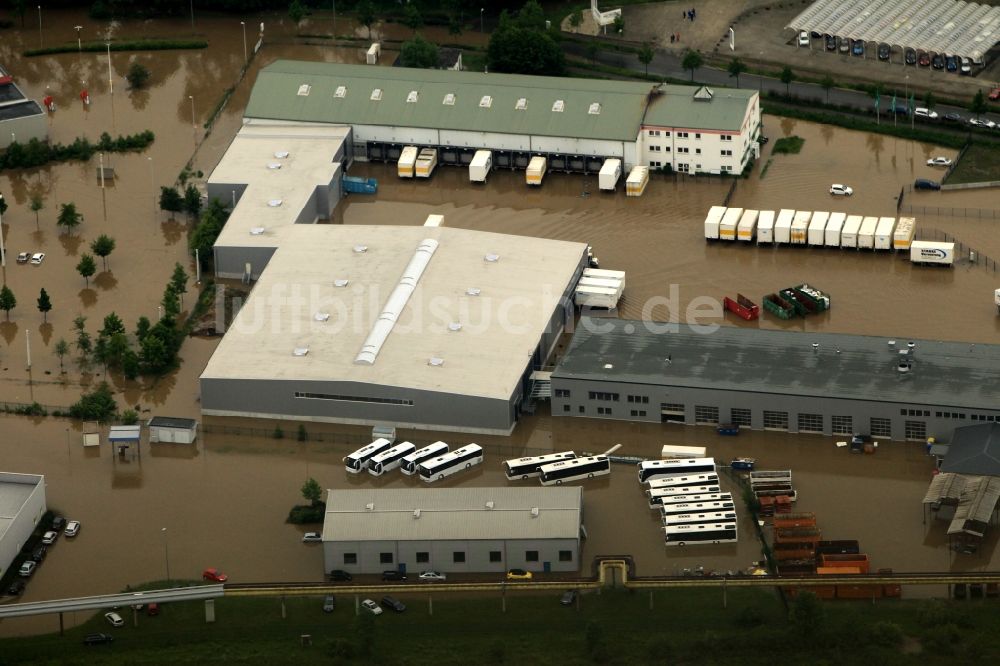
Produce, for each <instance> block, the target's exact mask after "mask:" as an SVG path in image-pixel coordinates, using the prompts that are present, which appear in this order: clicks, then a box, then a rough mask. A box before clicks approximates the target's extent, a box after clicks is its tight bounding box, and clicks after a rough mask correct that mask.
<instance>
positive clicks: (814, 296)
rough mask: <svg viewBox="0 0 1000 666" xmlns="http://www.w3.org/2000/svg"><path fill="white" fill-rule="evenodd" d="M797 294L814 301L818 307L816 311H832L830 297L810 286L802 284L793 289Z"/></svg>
mask: <svg viewBox="0 0 1000 666" xmlns="http://www.w3.org/2000/svg"><path fill="white" fill-rule="evenodd" d="M791 289H793V290H794V291H795V292H796V293H797V294H800V295H801V296H802V297H803V298H806V299H808V300H810V301H812V302H813V303H814V304H815V305H816V310H817V311H820V312H822V311H823V310H829V309H830V297H829V296H828V295H827V294H825V293H823V292H822V291H820V290H819V289H817V288H816V287H812V286H810V285H808V284H800V285H797V286H795V287H791Z"/></svg>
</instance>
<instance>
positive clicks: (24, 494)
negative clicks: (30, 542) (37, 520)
mask: <svg viewBox="0 0 1000 666" xmlns="http://www.w3.org/2000/svg"><path fill="white" fill-rule="evenodd" d="M44 482H45V477H43V476H41V475H39V474H17V473H14V472H0V539H2V538H3V536H4V535H5V534H6V533H7V530H8V529H9V528H10V525H11V523H13V522H14V519H15V518H17V515H18V514H19V513H20V512H21V509H22V508H24V503H25V502H27V501H28V498H29V497H31V493H33V492H34V491H35V488H36V487H38V485H39V484H42V483H44Z"/></svg>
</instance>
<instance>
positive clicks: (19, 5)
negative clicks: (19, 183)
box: [0, 0, 28, 215]
mask: <svg viewBox="0 0 1000 666" xmlns="http://www.w3.org/2000/svg"><path fill="white" fill-rule="evenodd" d="M10 4H11V11H13V13H14V15H15V16H17V17H18V18H20V19H21V27H22V28H23V27H24V14H25V13H26V12H27V11H28V0H12V2H11V3H10ZM0 215H2V213H0Z"/></svg>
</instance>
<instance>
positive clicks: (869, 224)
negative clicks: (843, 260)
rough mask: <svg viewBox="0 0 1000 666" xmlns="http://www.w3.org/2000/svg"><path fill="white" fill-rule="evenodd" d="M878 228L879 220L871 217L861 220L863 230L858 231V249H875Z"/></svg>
mask: <svg viewBox="0 0 1000 666" xmlns="http://www.w3.org/2000/svg"><path fill="white" fill-rule="evenodd" d="M877 228H878V218H877V217H874V216H869V217H866V218H864V219H863V220H861V228H860V229H858V247H859V248H864V249H866V250H872V249H874V248H875V230H876V229H877Z"/></svg>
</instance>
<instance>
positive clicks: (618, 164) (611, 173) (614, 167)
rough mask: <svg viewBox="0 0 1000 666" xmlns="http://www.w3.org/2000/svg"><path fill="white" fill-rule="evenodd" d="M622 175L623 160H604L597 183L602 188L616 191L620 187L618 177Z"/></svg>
mask: <svg viewBox="0 0 1000 666" xmlns="http://www.w3.org/2000/svg"><path fill="white" fill-rule="evenodd" d="M621 177H622V161H621V160H619V159H615V158H612V159H609V160H604V164H603V165H601V171H600V173H598V174H597V185H598V187H600V188H601V189H602V190H605V191H608V192H614V191H615V189H616V188H617V187H618V179H619V178H621Z"/></svg>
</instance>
